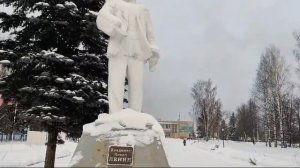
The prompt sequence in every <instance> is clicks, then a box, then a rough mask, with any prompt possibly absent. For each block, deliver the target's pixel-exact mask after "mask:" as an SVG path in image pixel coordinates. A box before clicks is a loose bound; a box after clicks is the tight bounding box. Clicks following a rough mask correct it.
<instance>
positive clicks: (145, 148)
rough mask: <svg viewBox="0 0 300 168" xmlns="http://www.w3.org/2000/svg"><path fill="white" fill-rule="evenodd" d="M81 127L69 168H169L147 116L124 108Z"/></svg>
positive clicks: (156, 130) (157, 132)
mask: <svg viewBox="0 0 300 168" xmlns="http://www.w3.org/2000/svg"><path fill="white" fill-rule="evenodd" d="M98 118H99V119H98V120H96V121H95V122H94V123H91V124H87V125H85V126H84V130H83V134H82V137H81V138H80V142H79V144H78V146H77V148H76V150H75V152H74V155H73V157H72V159H71V162H70V167H120V166H122V167H169V164H168V161H167V157H166V154H165V151H164V148H163V144H162V142H163V141H164V133H163V129H162V128H161V126H160V124H159V123H158V122H157V121H156V120H155V119H154V118H153V117H152V116H150V115H148V114H145V113H140V112H135V111H133V110H130V109H125V110H123V111H120V112H118V113H116V114H101V115H99V117H98Z"/></svg>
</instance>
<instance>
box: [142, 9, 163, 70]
mask: <svg viewBox="0 0 300 168" xmlns="http://www.w3.org/2000/svg"><path fill="white" fill-rule="evenodd" d="M145 13H146V23H147V24H146V33H147V40H148V42H149V44H150V47H151V50H152V57H151V58H150V59H149V68H150V71H155V67H156V65H157V63H158V61H159V58H160V53H159V47H158V45H157V43H156V40H155V36H154V28H153V24H152V20H151V16H150V13H149V11H148V10H145Z"/></svg>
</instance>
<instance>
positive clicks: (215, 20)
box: [0, 0, 300, 120]
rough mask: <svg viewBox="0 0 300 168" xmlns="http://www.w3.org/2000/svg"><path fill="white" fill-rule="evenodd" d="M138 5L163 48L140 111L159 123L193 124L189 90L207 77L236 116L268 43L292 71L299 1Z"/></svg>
mask: <svg viewBox="0 0 300 168" xmlns="http://www.w3.org/2000/svg"><path fill="white" fill-rule="evenodd" d="M138 2H139V3H142V4H144V5H145V6H146V7H148V8H149V10H150V12H151V15H152V20H153V23H154V27H155V30H156V32H155V34H156V38H157V42H158V44H159V46H160V49H161V60H160V64H159V67H158V70H157V71H156V72H154V73H149V72H148V69H145V70H146V72H145V74H146V75H145V87H144V90H145V92H144V110H143V111H145V112H147V113H150V114H153V115H154V116H155V117H156V118H158V119H162V120H176V119H178V115H179V113H180V114H181V119H182V120H191V119H190V117H189V115H188V113H189V112H191V110H192V104H193V99H192V98H191V87H192V86H193V83H194V82H196V81H197V80H207V79H209V78H210V79H211V80H212V81H213V82H214V84H216V85H217V87H218V97H219V98H220V99H221V100H222V102H223V109H224V110H226V111H234V110H235V109H236V107H237V106H238V105H240V104H241V103H244V102H246V101H247V100H248V99H249V97H250V91H251V88H252V86H253V83H254V79H255V75H256V69H257V66H258V63H259V59H260V56H261V54H262V52H263V51H264V49H265V48H266V47H267V46H269V45H270V44H274V45H276V46H277V47H279V48H280V49H281V53H282V55H284V56H285V57H286V59H287V62H288V64H290V65H291V67H295V65H294V64H295V58H294V55H293V53H292V52H293V50H294V49H295V47H296V46H295V40H294V38H293V35H292V33H293V32H294V31H297V30H299V31H300V10H299V7H300V0H138ZM0 10H3V8H1V7H0ZM2 37H3V35H2ZM147 68H148V67H147ZM292 71H294V70H293V69H292Z"/></svg>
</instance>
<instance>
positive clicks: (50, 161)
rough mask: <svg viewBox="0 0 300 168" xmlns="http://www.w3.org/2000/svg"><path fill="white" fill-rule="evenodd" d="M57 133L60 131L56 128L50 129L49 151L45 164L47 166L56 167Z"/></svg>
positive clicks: (47, 167)
mask: <svg viewBox="0 0 300 168" xmlns="http://www.w3.org/2000/svg"><path fill="white" fill-rule="evenodd" d="M57 135H58V131H57V130H55V129H54V130H49V131H48V142H47V151H46V158H45V165H44V167H45V168H54V163H55V151H56V142H57Z"/></svg>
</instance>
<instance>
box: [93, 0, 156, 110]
mask: <svg viewBox="0 0 300 168" xmlns="http://www.w3.org/2000/svg"><path fill="white" fill-rule="evenodd" d="M97 27H98V28H99V29H100V30H102V31H103V32H104V33H106V34H107V35H109V36H110V39H109V43H108V48H107V57H108V58H109V63H108V64H109V65H108V67H109V70H108V71H109V77H108V99H109V111H110V113H114V112H118V111H121V110H122V109H123V99H124V87H125V77H126V75H127V79H128V84H129V88H128V90H129V93H128V98H129V100H128V101H129V108H131V109H133V110H135V111H141V110H142V102H143V72H144V64H145V63H147V62H148V63H149V69H150V71H154V69H155V66H156V64H157V63H158V60H159V57H160V55H159V50H158V46H157V45H156V42H155V38H154V33H153V26H152V22H151V18H150V14H149V11H148V10H147V9H146V8H145V7H144V6H142V5H140V4H137V3H136V0H106V2H105V4H104V6H103V7H102V9H101V10H100V11H99V14H98V17H97Z"/></svg>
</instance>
